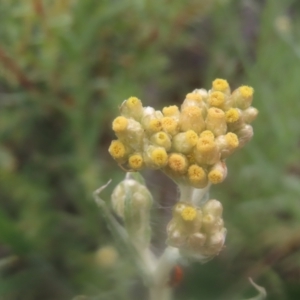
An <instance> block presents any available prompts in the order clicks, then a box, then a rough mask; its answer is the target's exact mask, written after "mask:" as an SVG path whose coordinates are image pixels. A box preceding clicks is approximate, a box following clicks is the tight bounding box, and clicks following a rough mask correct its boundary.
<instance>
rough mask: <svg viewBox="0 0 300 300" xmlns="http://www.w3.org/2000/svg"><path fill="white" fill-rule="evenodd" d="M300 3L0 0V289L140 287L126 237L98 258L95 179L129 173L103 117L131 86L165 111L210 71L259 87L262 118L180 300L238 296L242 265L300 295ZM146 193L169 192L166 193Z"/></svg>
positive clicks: (235, 164) (99, 293)
mask: <svg viewBox="0 0 300 300" xmlns="http://www.w3.org/2000/svg"><path fill="white" fill-rule="evenodd" d="M299 9H300V7H299V4H298V2H297V1H271V0H269V1H258V0H257V1H254V0H248V1H237V0H235V1H234V0H232V1H224V0H223V1H221V0H219V1H209V0H203V1H196V0H190V1H179V0H174V1H169V0H161V1H157V0H153V1H147V0H123V1H107V0H101V1H96V0H85V1H79V0H77V1H76V0H73V1H72V0H64V1H60V0H44V1H42V0H31V1H18V0H2V1H1V2H0V20H1V27H0V141H1V146H0V199H1V206H0V258H1V259H0V272H1V280H0V298H1V299H5V300H17V299H22V300H27V299H28V300H31V299H58V300H59V299H72V298H73V297H75V296H76V295H80V294H84V295H88V296H89V297H92V299H121V300H122V299H143V297H144V296H143V295H144V291H143V290H141V288H140V286H141V283H140V282H139V281H138V279H137V276H136V274H135V270H134V269H133V267H132V266H131V262H130V261H129V260H128V258H127V256H126V253H123V252H122V249H119V251H120V259H119V261H118V263H117V264H116V265H115V266H113V267H112V268H111V269H105V268H103V267H101V266H100V265H99V264H97V260H95V253H96V251H97V249H98V248H99V247H101V246H103V245H106V244H114V241H113V240H112V237H111V236H110V233H109V232H108V230H107V228H106V224H105V223H104V222H103V220H102V219H101V216H100V214H99V212H98V210H97V208H96V205H95V204H94V202H93V199H92V192H93V191H94V190H95V189H96V188H98V187H99V186H100V185H102V184H103V183H105V182H106V181H108V179H109V178H112V179H113V184H112V186H113V185H115V184H116V183H117V182H118V181H119V180H120V179H121V178H122V176H123V171H122V170H120V169H119V168H118V166H117V165H116V164H115V162H114V161H112V159H111V158H110V157H109V155H108V154H107V148H108V145H109V143H110V140H111V139H112V138H113V134H112V132H111V130H110V124H111V120H112V119H113V118H114V117H115V116H116V115H117V111H118V106H119V105H120V103H121V102H122V101H123V100H124V99H125V98H128V97H129V96H133V95H134V96H138V97H140V98H141V99H142V101H143V103H144V105H151V106H156V107H158V108H159V109H160V108H161V107H163V106H164V105H166V104H171V103H177V104H178V103H180V102H181V101H182V99H183V97H184V95H185V94H186V93H187V92H189V91H192V90H193V89H194V88H196V87H205V88H209V87H210V84H211V81H212V80H213V79H214V78H216V77H220V78H226V79H228V81H229V82H230V84H231V86H232V88H235V87H236V86H238V85H240V84H248V85H251V86H253V87H254V89H255V100H254V106H255V107H257V108H258V109H259V110H260V115H259V118H258V119H257V120H256V121H255V123H254V131H255V136H254V139H253V140H252V142H251V143H250V144H249V145H247V147H246V148H244V149H243V150H242V151H240V152H239V153H238V154H236V155H235V156H233V157H232V158H231V160H230V161H229V176H228V178H227V180H226V181H225V182H224V183H223V184H222V185H220V186H216V187H214V188H213V189H212V195H213V196H214V197H216V198H217V199H219V200H220V201H222V202H223V203H224V209H225V211H224V213H225V216H224V220H225V222H226V227H227V228H228V239H227V248H226V249H225V250H224V252H223V253H222V254H221V255H220V256H219V257H218V258H216V259H215V260H214V261H212V262H209V263H207V264H205V265H203V266H202V265H199V264H193V265H191V266H190V267H187V268H186V270H185V272H186V276H185V280H184V282H183V284H182V286H181V287H179V288H178V289H176V299H191V300H192V299H199V298H201V299H240V298H242V297H244V296H246V295H247V293H248V292H249V295H251V293H253V290H252V289H251V288H250V285H249V283H248V282H247V277H248V276H251V277H252V278H253V279H254V280H255V281H256V282H257V283H259V284H260V285H263V286H265V287H266V289H267V291H268V294H269V298H268V299H278V300H279V299H280V300H282V299H295V300H296V299H299V298H300V289H299V282H300V251H299V250H300V233H299V232H300V202H299V199H300V180H299V178H300V151H299V141H300V134H299V132H300V131H299V128H300V126H299V115H300V105H299V103H298V101H299V100H298V98H299V84H298V81H299V77H300V37H299V30H297V29H298V28H299V26H300V11H299ZM148 178H149V176H148ZM151 180H153V181H151ZM164 180H165V182H167V179H164ZM153 182H154V179H151V176H150V179H149V186H151V184H152V183H153ZM112 186H111V187H110V188H108V190H107V191H106V192H104V195H103V197H106V198H107V199H108V198H109V194H110V192H111V190H112ZM173 187H174V186H173ZM159 191H161V193H160V195H161V199H160V197H159ZM155 192H156V194H157V195H158V199H157V201H160V204H161V205H164V204H165V203H164V198H163V195H165V191H164V192H162V187H158V186H155ZM174 201H175V199H173V202H174ZM154 214H155V212H154ZM156 219H159V218H156ZM158 221H159V220H158ZM130 295H131V296H130Z"/></svg>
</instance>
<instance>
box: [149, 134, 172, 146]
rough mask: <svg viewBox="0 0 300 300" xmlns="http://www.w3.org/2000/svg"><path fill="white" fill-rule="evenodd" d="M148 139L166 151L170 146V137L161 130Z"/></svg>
mask: <svg viewBox="0 0 300 300" xmlns="http://www.w3.org/2000/svg"><path fill="white" fill-rule="evenodd" d="M150 141H151V143H153V144H154V145H156V146H160V147H164V148H165V149H166V151H169V150H170V148H171V139H170V137H169V135H168V134H166V133H165V132H163V131H160V132H157V133H155V134H153V135H152V136H151V138H150Z"/></svg>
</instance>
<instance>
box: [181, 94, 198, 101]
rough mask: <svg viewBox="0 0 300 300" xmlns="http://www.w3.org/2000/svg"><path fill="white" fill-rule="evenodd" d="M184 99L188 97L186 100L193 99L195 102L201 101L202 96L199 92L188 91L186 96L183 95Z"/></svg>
mask: <svg viewBox="0 0 300 300" xmlns="http://www.w3.org/2000/svg"><path fill="white" fill-rule="evenodd" d="M185 99H188V100H194V101H196V102H202V97H201V95H200V94H198V93H188V94H187V95H186V96H185Z"/></svg>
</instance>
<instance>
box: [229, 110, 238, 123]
mask: <svg viewBox="0 0 300 300" xmlns="http://www.w3.org/2000/svg"><path fill="white" fill-rule="evenodd" d="M240 118H241V113H240V111H239V110H238V109H237V108H230V109H229V110H227V111H226V122H227V123H235V122H237V121H238V120H239V119H240Z"/></svg>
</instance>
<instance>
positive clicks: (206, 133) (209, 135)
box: [200, 130, 215, 140]
mask: <svg viewBox="0 0 300 300" xmlns="http://www.w3.org/2000/svg"><path fill="white" fill-rule="evenodd" d="M200 137H201V138H204V137H207V138H211V139H212V140H213V139H214V138H215V136H214V134H213V133H212V132H211V131H210V130H204V131H202V132H201V133H200Z"/></svg>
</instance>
